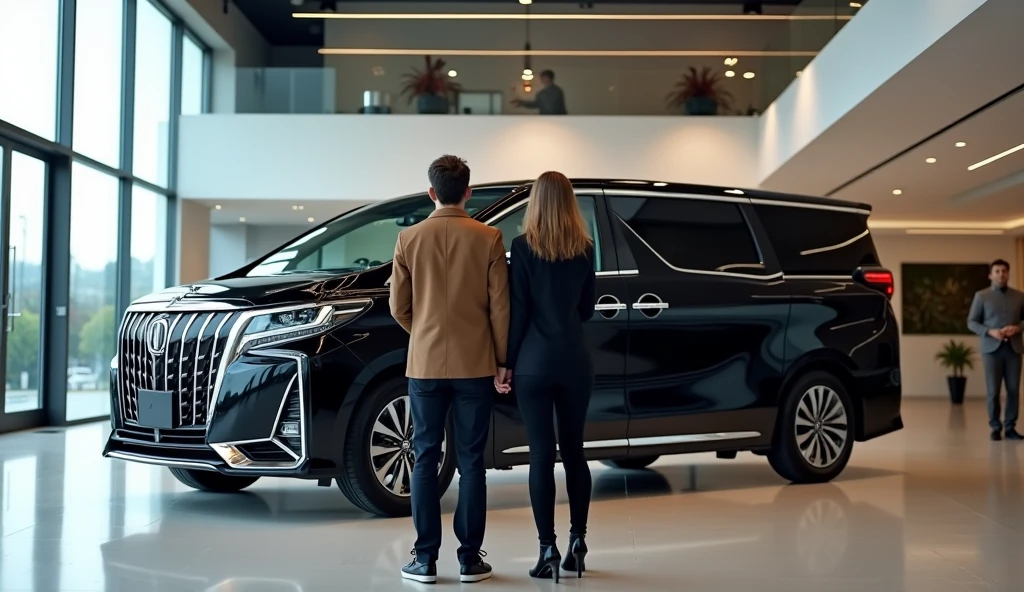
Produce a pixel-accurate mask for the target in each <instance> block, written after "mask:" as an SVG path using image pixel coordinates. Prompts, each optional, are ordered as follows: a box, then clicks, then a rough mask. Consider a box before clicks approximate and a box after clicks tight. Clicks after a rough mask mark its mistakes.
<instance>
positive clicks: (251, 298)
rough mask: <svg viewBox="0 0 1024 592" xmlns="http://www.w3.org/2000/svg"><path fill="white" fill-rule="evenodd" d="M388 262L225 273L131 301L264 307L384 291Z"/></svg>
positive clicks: (168, 304) (153, 303)
mask: <svg viewBox="0 0 1024 592" xmlns="http://www.w3.org/2000/svg"><path fill="white" fill-rule="evenodd" d="M390 277H391V263H386V264H384V265H381V266H378V267H374V268H372V269H367V270H364V271H357V272H352V273H346V274H338V273H318V272H306V273H287V274H281V275H269V276H259V277H247V276H232V275H227V276H223V277H219V278H213V279H208V280H203V281H201V282H196V283H194V284H186V285H183V286H175V287H173V288H167V289H166V290H161V291H159V292H154V293H152V294H148V295H146V296H143V297H142V298H139V299H138V300H136V301H135V302H133V303H132V305H133V306H134V305H141V304H146V305H158V304H165V305H167V306H169V307H176V306H189V307H195V306H202V304H203V303H204V302H209V303H213V302H217V303H223V304H229V305H232V306H237V307H245V308H247V307H263V306H276V305H285V304H295V303H306V302H308V303H316V302H322V301H325V300H342V299H345V298H355V297H362V298H366V297H370V296H376V295H382V294H386V293H387V291H388V286H387V281H388V278H390Z"/></svg>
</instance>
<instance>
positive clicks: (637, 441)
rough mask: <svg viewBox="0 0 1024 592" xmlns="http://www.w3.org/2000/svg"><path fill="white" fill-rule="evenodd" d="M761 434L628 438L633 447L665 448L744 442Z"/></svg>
mask: <svg viewBox="0 0 1024 592" xmlns="http://www.w3.org/2000/svg"><path fill="white" fill-rule="evenodd" d="M760 435H761V432H716V433H712V434H686V435H683V436H653V437H649V438H630V439H629V445H630V447H633V446H639V447H643V446H667V445H671V444H695V443H698V442H722V441H726V440H745V439H748V438H757V437H759V436H760Z"/></svg>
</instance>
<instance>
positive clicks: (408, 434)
mask: <svg viewBox="0 0 1024 592" xmlns="http://www.w3.org/2000/svg"><path fill="white" fill-rule="evenodd" d="M412 437H413V426H412V413H411V410H410V408H409V387H408V382H407V381H406V380H405V379H404V378H395V379H392V380H388V381H387V382H384V383H383V384H381V385H380V386H379V387H377V388H376V389H374V390H373V392H372V393H370V395H369V396H367V397H366V399H365V400H364V401H363V403H362V404H361V405H360V406H359V409H358V411H357V412H356V414H355V418H354V420H353V423H352V426H351V427H350V428H349V430H348V435H347V436H346V441H345V452H344V459H345V467H344V468H345V472H344V473H343V474H342V476H341V477H339V478H338V488H339V489H341V492H342V493H344V494H345V497H347V498H348V500H349V501H350V502H352V503H353V504H354V505H356V506H357V507H359V508H361V509H362V510H364V511H366V512H369V513H371V514H377V515H378V516H388V517H391V516H408V515H410V514H412V499H411V492H412V488H411V486H412V469H413V466H414V465H415V464H416V459H415V457H414V455H413V449H412ZM454 457H455V450H454V445H453V442H452V428H451V424H449V425H448V427H447V429H446V430H445V442H444V444H443V447H442V450H441V463H440V465H439V466H438V490H439V494H440V495H444V493H445V491H447V490H448V486H449V485H451V482H452V478H453V477H454V475H455V458H454Z"/></svg>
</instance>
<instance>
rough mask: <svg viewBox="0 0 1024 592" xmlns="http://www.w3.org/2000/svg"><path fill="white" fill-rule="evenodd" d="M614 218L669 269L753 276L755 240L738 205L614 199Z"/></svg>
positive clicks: (757, 263) (757, 260) (759, 266)
mask: <svg viewBox="0 0 1024 592" xmlns="http://www.w3.org/2000/svg"><path fill="white" fill-rule="evenodd" d="M611 203H612V209H613V210H614V211H615V214H616V215H618V216H619V217H620V218H622V220H623V221H625V222H626V224H627V225H628V226H629V228H631V229H632V230H633V232H635V233H636V234H637V235H639V236H640V238H642V239H643V240H644V242H646V243H647V244H648V245H649V246H650V247H651V249H653V250H654V251H655V252H656V253H657V254H658V255H659V256H661V258H662V259H664V260H665V261H667V262H668V263H669V264H670V265H672V266H673V267H677V268H680V269H693V270H700V271H731V272H734V273H752V272H753V273H757V272H758V271H759V270H761V269H763V267H764V266H763V265H762V264H761V257H760V256H759V254H758V251H757V246H756V245H755V244H754V237H753V236H752V235H751V233H750V227H749V226H748V225H747V221H746V219H745V218H744V217H743V213H742V212H740V208H739V206H738V205H737V204H734V203H729V202H722V201H708V200H697V199H677V198H636V197H613V198H612V199H611Z"/></svg>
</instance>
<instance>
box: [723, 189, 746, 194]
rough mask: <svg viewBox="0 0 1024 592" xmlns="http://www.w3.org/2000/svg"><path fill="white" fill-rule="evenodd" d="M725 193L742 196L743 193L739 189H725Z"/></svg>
mask: <svg viewBox="0 0 1024 592" xmlns="http://www.w3.org/2000/svg"><path fill="white" fill-rule="evenodd" d="M725 192H726V193H731V194H733V195H743V191H742V190H741V189H726V190H725Z"/></svg>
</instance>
